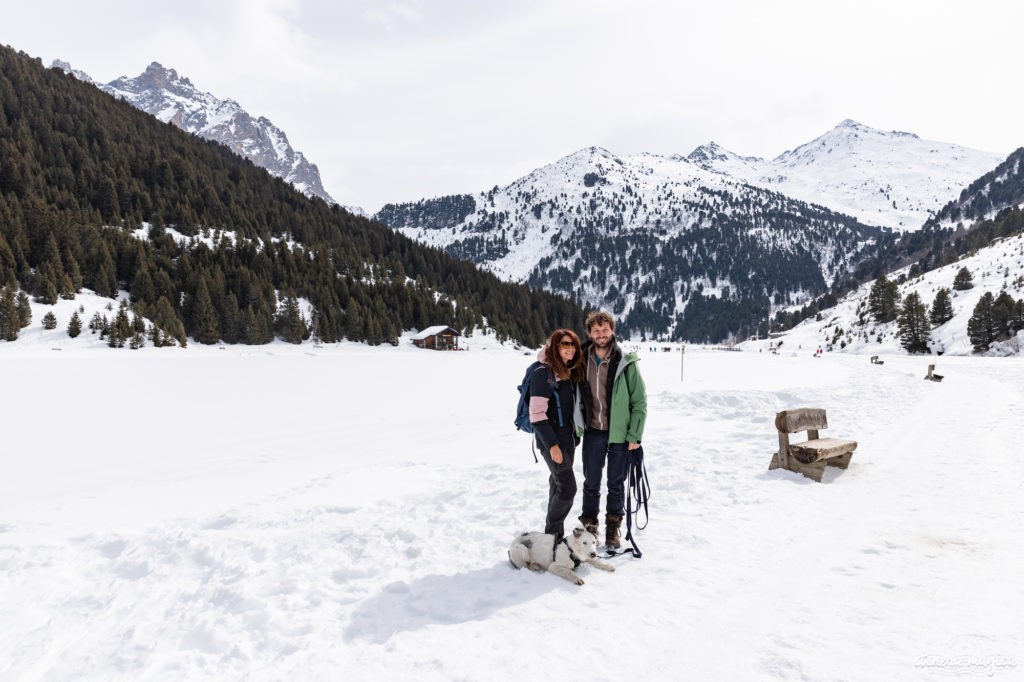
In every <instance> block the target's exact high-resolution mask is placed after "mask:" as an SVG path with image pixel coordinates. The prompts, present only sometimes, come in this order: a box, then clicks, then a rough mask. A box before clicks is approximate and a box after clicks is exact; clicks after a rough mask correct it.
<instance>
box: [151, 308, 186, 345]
mask: <svg viewBox="0 0 1024 682" xmlns="http://www.w3.org/2000/svg"><path fill="white" fill-rule="evenodd" d="M152 320H153V326H154V327H155V328H157V329H159V331H160V332H161V334H156V335H155V337H156V336H159V337H160V341H161V344H160V345H165V346H166V345H174V344H173V341H171V339H173V340H175V341H177V342H178V345H180V346H181V347H182V348H184V347H185V346H186V344H187V339H186V337H185V325H184V324H183V323H182V321H181V318H180V317H178V313H176V312H175V311H174V306H173V305H171V302H170V301H168V300H167V297H166V296H161V297H160V298H158V299H157V300H156V306H155V307H154V308H153V310H152ZM155 337H154V342H153V345H154V346H156V345H157V343H156V338H155Z"/></svg>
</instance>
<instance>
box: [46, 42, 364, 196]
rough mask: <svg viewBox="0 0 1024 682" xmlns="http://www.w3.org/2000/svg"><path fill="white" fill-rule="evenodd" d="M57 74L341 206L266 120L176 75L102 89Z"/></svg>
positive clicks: (158, 73)
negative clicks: (106, 93) (96, 90)
mask: <svg viewBox="0 0 1024 682" xmlns="http://www.w3.org/2000/svg"><path fill="white" fill-rule="evenodd" d="M53 68H57V69H60V70H62V71H64V72H65V73H70V74H71V75H73V76H75V77H76V78H78V79H79V80H84V81H86V82H88V83H92V84H94V85H96V86H97V87H98V88H100V89H101V90H103V91H105V92H108V93H110V94H111V95H113V96H115V97H118V98H120V99H123V100H125V101H127V102H129V103H130V104H132V105H133V106H135V107H136V108H138V109H141V110H143V111H145V112H147V113H149V114H152V115H153V116H155V117H156V118H158V119H160V120H161V121H163V122H164V123H168V122H169V123H172V124H174V125H175V126H177V127H178V128H181V129H182V130H185V131H187V132H190V133H193V134H195V135H198V136H200V137H202V138H204V139H207V140H214V141H216V142H220V143H221V144H223V145H225V146H227V147H228V148H229V149H231V150H232V151H233V152H235V153H236V154H238V155H239V156H243V157H245V158H247V159H249V160H250V161H252V162H253V163H254V164H256V165H257V166H260V167H261V168H265V169H266V170H267V171H269V172H270V173H271V174H272V175H274V176H277V177H279V178H281V179H283V180H285V181H286V182H288V183H290V184H292V185H294V186H295V188H296V189H298V190H299V191H300V192H302V193H303V194H305V195H306V196H309V197H319V198H321V199H323V200H324V201H326V202H327V203H328V204H335V203H337V202H336V201H335V200H334V199H333V198H332V197H331V196H330V195H329V194H328V193H327V191H326V190H325V189H324V187H323V183H322V182H321V180H320V171H319V169H318V168H317V167H316V164H314V163H310V161H309V160H308V159H306V157H305V155H304V154H303V153H302V152H300V151H297V150H295V149H293V148H292V146H291V144H289V142H288V136H287V135H286V134H285V133H284V131H282V130H281V129H280V128H278V127H277V126H275V125H274V124H273V123H272V122H271V121H270V120H269V119H267V118H266V117H263V116H260V117H258V118H254V117H253V116H252V115H250V114H249V113H248V112H247V111H245V110H244V109H243V108H242V106H241V105H240V104H239V103H238V102H236V101H234V100H232V99H220V98H219V97H216V96H215V95H213V94H211V93H209V92H204V91H202V90H199V89H198V88H196V86H195V85H193V84H192V81H190V80H189V79H188V78H186V77H184V76H179V75H178V73H177V71H175V70H174V69H167V68H164V67H163V66H161V65H160V64H159V63H157V62H153V63H152V64H150V65H149V66H148V67H147V68H146V70H145V71H144V72H142V73H141V74H139V75H138V76H137V77H135V78H128V77H127V76H122V77H121V78H118V79H117V80H114V81H111V82H110V83H106V84H102V83H97V82H96V81H95V80H93V79H92V78H90V77H89V76H88V75H87V74H85V73H84V72H82V71H77V70H73V69H72V68H71V65H70V64H68V63H67V62H62V61H59V60H57V61H54V63H53ZM344 208H345V209H346V210H349V211H350V212H352V213H356V214H357V215H365V212H364V211H363V210H362V209H360V208H356V207H349V206H345V207H344Z"/></svg>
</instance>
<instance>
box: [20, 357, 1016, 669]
mask: <svg viewBox="0 0 1024 682" xmlns="http://www.w3.org/2000/svg"><path fill="white" fill-rule="evenodd" d="M33 338H34V337H33ZM30 341H31V339H25V340H24V342H23V341H19V342H17V343H15V344H0V363H2V366H3V377H4V386H5V387H7V388H8V390H5V391H3V392H2V393H0V414H2V415H3V416H4V423H5V425H6V428H5V435H6V438H5V443H4V448H3V449H2V451H0V461H2V470H3V472H4V475H3V476H2V477H0V680H19V681H20V680H98V679H126V680H128V679H131V680H142V679H145V680H181V679H249V680H277V679H310V680H336V679H374V680H409V679H416V680H513V679H516V680H519V679H547V678H555V679H569V678H572V679H576V678H580V677H586V678H587V679H593V680H620V679H622V678H623V676H629V677H632V678H635V679H643V680H662V679H706V680H791V679H802V680H821V681H830V682H831V681H835V680H872V681H874V680H882V679H898V680H929V679H936V678H945V677H947V676H949V675H951V674H955V673H969V674H971V675H972V676H980V677H985V676H989V675H991V676H992V678H993V679H1016V678H1018V676H1019V675H1020V673H1021V664H1022V663H1024V638H1022V635H1021V633H1022V632H1024V615H1022V612H1021V609H1020V608H1019V607H1020V605H1021V604H1022V603H1024V587H1022V585H1021V581H1020V579H1019V574H1018V571H1019V567H1020V566H1021V565H1022V563H1024V539H1022V534H1021V532H1020V519H1021V518H1024V499H1022V496H1021V495H1020V485H1021V480H1022V478H1024V462H1022V460H1021V458H1020V457H1019V456H1018V451H1017V448H1016V443H1017V439H1018V438H1019V434H1020V433H1021V432H1022V430H1024V417H1022V415H1024V388H1022V387H1024V362H1022V360H1021V359H1020V358H968V357H942V358H939V359H938V361H939V366H938V368H937V369H936V371H937V372H939V373H940V374H944V375H945V380H944V381H943V382H942V383H933V382H927V381H923V380H922V378H923V376H924V374H925V371H926V365H927V364H928V363H929V362H934V361H935V360H934V359H933V360H929V359H927V358H914V357H903V356H887V357H886V358H885V364H884V365H882V366H875V365H871V364H870V363H869V362H868V359H867V358H866V357H864V356H852V355H840V354H826V355H825V356H824V357H822V358H814V357H812V355H811V354H810V353H800V354H793V353H782V354H780V355H771V354H769V353H766V352H764V353H761V352H749V351H748V352H722V351H714V350H710V349H701V348H696V347H690V348H687V350H686V351H685V353H682V354H681V353H680V352H679V351H678V350H673V352H658V351H656V350H653V349H652V348H650V347H648V346H645V345H641V346H640V347H639V353H640V356H641V361H640V367H641V370H642V371H643V374H644V377H645V379H646V381H647V385H648V394H649V413H648V418H647V430H646V433H645V437H644V448H645V452H646V458H647V468H648V473H649V476H650V481H651V485H652V488H653V492H652V497H651V501H650V523H649V525H648V526H647V528H646V529H645V530H644V531H642V532H640V533H639V534H638V536H637V539H638V543H639V544H640V546H641V548H642V549H643V550H644V557H643V559H641V560H634V559H631V558H627V557H621V558H616V559H614V562H615V563H616V566H617V568H618V570H617V571H616V572H614V573H604V572H601V571H597V570H594V569H591V568H588V567H583V568H581V569H580V570H581V575H582V577H583V578H584V579H585V580H586V584H585V585H584V586H582V587H576V586H574V585H570V584H569V583H567V582H565V581H563V580H561V579H559V578H557V577H555V576H552V575H536V574H532V573H530V572H528V571H515V570H513V569H512V568H511V567H510V566H509V564H508V561H507V558H506V549H507V547H508V545H509V543H510V541H511V539H512V538H513V536H514V535H515V534H516V533H517V532H518V531H520V530H527V529H530V530H535V529H540V528H541V527H542V525H543V518H544V509H545V504H546V495H547V473H546V470H545V468H544V467H543V465H542V464H535V463H534V461H533V457H532V456H531V454H530V448H529V442H528V438H527V437H526V436H525V435H523V434H520V433H516V432H514V430H513V428H512V417H513V414H512V412H513V410H514V404H515V403H514V400H515V392H514V387H515V385H516V384H517V383H518V380H519V379H520V378H521V375H522V371H523V368H524V367H525V366H526V365H527V364H528V363H529V362H530V361H531V360H532V357H531V355H532V353H529V354H527V351H513V350H510V349H506V348H501V347H498V346H496V345H494V344H493V342H488V341H487V340H485V339H480V338H479V337H477V338H470V339H466V340H464V341H468V343H469V345H470V350H469V351H468V352H463V353H434V352H431V351H421V350H418V349H415V348H412V347H411V345H409V344H408V343H403V344H402V345H401V346H399V347H398V348H380V349H369V348H367V347H365V346H361V345H357V344H350V343H346V344H340V345H337V346H329V347H324V348H314V347H312V346H310V345H309V344H303V345H302V346H299V347H292V346H288V345H286V344H281V343H277V344H272V345H270V346H263V347H256V348H227V349H225V350H220V349H218V348H216V347H189V348H188V349H152V348H144V349H142V350H139V351H128V350H123V351H114V350H110V349H99V348H87V347H83V348H78V347H75V346H67V345H66V346H64V349H63V350H62V351H60V352H54V351H51V350H50V347H51V346H50V345H49V343H48V342H46V341H39V342H38V343H32V342H30ZM681 375H682V380H681V378H680V377H681ZM801 406H816V407H824V408H826V409H827V410H828V418H829V424H830V425H831V428H830V429H829V430H828V431H826V432H825V433H824V435H831V436H835V437H840V438H852V439H855V440H857V441H858V443H859V447H858V448H857V450H856V452H855V453H854V455H853V460H852V463H851V466H850V468H849V469H848V470H846V471H840V470H835V469H830V470H829V471H828V472H827V473H826V476H825V481H824V483H822V484H817V483H813V482H811V481H810V480H808V479H805V478H803V477H801V476H799V475H797V474H793V473H790V472H785V471H778V470H776V471H772V472H769V471H768V470H767V468H768V463H769V460H770V458H771V454H772V452H773V450H774V449H775V448H776V446H777V439H776V434H775V430H774V426H773V419H774V415H775V413H776V412H777V411H779V410H782V409H787V408H793V407H801ZM576 468H577V477H578V479H579V480H580V482H581V484H582V475H581V473H580V463H579V460H578V459H577V463H576ZM578 513H579V496H577V503H576V509H575V511H574V512H573V515H572V517H571V518H574V517H575V516H576V515H577V514H578Z"/></svg>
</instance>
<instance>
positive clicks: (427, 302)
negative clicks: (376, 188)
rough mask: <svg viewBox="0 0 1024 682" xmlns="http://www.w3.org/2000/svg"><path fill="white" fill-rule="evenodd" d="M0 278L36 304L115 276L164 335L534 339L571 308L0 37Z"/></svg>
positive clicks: (180, 338) (575, 310)
mask: <svg viewBox="0 0 1024 682" xmlns="http://www.w3.org/2000/svg"><path fill="white" fill-rule="evenodd" d="M146 225H148V226H151V227H150V229H149V231H148V234H146V233H145V231H144V230H142V229H141V228H143V227H144V226H146ZM175 235H185V236H186V237H191V239H176V238H175ZM0 287H3V289H5V290H7V291H8V292H10V297H14V291H16V290H18V289H21V290H23V291H24V292H28V294H29V295H30V296H32V297H33V298H34V299H35V300H37V301H39V302H41V303H49V304H53V303H55V302H56V301H57V299H58V298H66V299H70V298H74V296H75V294H76V293H77V292H79V291H80V290H81V289H82V288H88V289H92V290H94V291H95V292H96V293H97V294H99V295H101V296H107V297H113V296H115V295H116V294H117V292H118V290H119V289H125V290H127V291H128V292H130V296H131V301H132V307H133V309H134V313H135V314H137V315H140V316H144V317H145V318H148V319H149V320H151V321H152V324H153V327H155V328H156V331H155V332H154V333H156V334H162V335H163V336H164V337H165V338H166V337H169V338H171V339H174V340H175V341H176V342H178V343H184V342H185V341H186V338H185V337H186V336H188V337H191V338H194V339H196V340H197V341H199V342H200V343H216V342H217V341H223V342H226V343H250V344H260V343H266V342H268V341H270V340H272V339H273V338H275V336H277V337H280V338H284V339H286V340H288V341H292V342H296V343H298V342H301V341H302V340H303V339H304V338H308V337H309V336H310V335H311V334H314V333H315V334H316V335H317V337H318V338H319V339H321V340H323V341H327V342H332V341H338V340H341V339H344V338H347V339H350V340H354V341H366V342H368V343H370V344H380V343H388V342H391V343H396V342H397V338H398V336H399V334H400V333H401V332H402V331H403V330H407V329H414V328H415V329H422V328H425V327H428V326H431V325H434V324H449V325H451V326H453V327H455V328H457V329H460V330H463V331H465V332H470V331H471V330H473V329H474V328H481V327H484V326H485V325H486V326H487V327H490V328H492V329H493V330H494V332H495V333H496V334H497V335H498V336H499V338H502V339H515V340H518V341H521V342H523V343H528V344H532V345H536V344H539V343H540V342H541V341H542V340H543V338H544V335H545V333H546V332H547V331H549V330H550V329H552V328H554V327H556V326H576V327H581V326H582V316H583V311H582V309H581V308H580V307H579V306H578V305H577V304H576V303H575V302H573V301H570V300H568V299H566V298H563V297H561V296H557V295H553V294H550V293H546V292H538V291H531V290H530V289H529V288H527V287H526V286H523V285H512V284H508V283H504V282H501V281H500V280H498V279H497V278H496V277H494V276H493V275H490V274H487V273H483V272H480V271H478V270H477V269H476V268H475V267H474V266H473V265H471V264H469V263H465V262H460V261H458V260H456V259H454V258H452V257H450V256H448V255H446V254H444V253H443V252H441V251H440V250H437V249H432V248H428V247H424V246H422V245H419V244H416V243H414V242H413V241H411V240H410V239H407V238H406V237H403V236H401V235H398V234H396V233H395V232H393V231H391V230H389V229H387V228H386V227H384V226H383V225H380V224H378V223H375V222H373V221H370V220H366V219H363V218H360V217H357V216H353V215H351V214H349V213H347V212H346V211H344V210H342V209H340V208H338V207H329V206H328V205H327V204H325V203H324V202H323V201H320V200H310V199H307V198H306V197H304V196H302V195H301V194H300V193H298V192H297V191H295V190H294V189H293V188H291V187H290V186H288V185H287V184H286V183H285V182H283V181H282V180H280V179H276V178H272V177H271V176H269V175H268V174H267V173H266V172H265V171H263V170H262V169H259V168H257V167H256V166H254V165H253V164H252V163H250V162H248V161H246V160H244V159H242V158H240V157H238V156H235V155H234V154H233V153H231V152H230V151H229V150H228V149H227V148H226V147H223V146H221V145H219V144H216V143H212V142H206V141H203V140H201V139H199V138H197V137H195V136H193V135H189V134H187V133H184V132H182V131H180V130H178V129H177V128H175V127H173V126H172V125H169V124H162V123H160V122H159V121H157V120H156V119H155V118H153V117H151V116H149V115H147V114H145V113H143V112H141V111H138V110H136V109H135V108H133V107H132V106H131V105H129V104H127V103H125V102H120V101H117V100H115V99H114V98H112V97H110V96H108V95H105V94H103V93H101V92H99V91H98V90H96V88H94V87H93V86H91V85H88V84H85V83H82V82H80V81H78V80H76V79H75V78H73V77H71V76H67V75H65V74H64V73H62V72H61V71H59V70H56V69H46V68H44V67H43V66H42V64H41V63H40V62H39V60H35V59H32V58H30V57H28V56H27V55H24V54H23V53H15V52H14V51H13V50H11V49H10V48H5V47H0ZM298 299H305V300H307V301H308V302H309V303H310V304H311V306H312V314H311V315H310V316H309V317H305V316H304V315H302V313H301V310H300V308H299V306H298V304H297V300H298ZM19 319H20V318H19ZM110 322H111V324H112V323H113V321H110ZM8 326H10V325H9V323H8Z"/></svg>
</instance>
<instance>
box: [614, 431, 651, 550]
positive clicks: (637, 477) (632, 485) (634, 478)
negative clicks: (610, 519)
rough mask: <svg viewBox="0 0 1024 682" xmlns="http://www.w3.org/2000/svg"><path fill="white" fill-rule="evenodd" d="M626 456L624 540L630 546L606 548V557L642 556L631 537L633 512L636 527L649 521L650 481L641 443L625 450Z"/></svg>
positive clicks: (642, 526) (643, 526)
mask: <svg viewBox="0 0 1024 682" xmlns="http://www.w3.org/2000/svg"><path fill="white" fill-rule="evenodd" d="M627 457H628V458H629V459H628V461H627V464H626V472H627V484H626V540H628V541H629V543H630V544H631V545H633V546H632V547H627V548H626V549H623V550H620V551H618V552H616V551H614V550H608V555H607V556H606V557H605V558H606V559H611V558H614V557H617V556H621V555H622V554H632V555H633V558H634V559H639V558H641V557H643V555H644V554H643V552H641V551H640V548H639V547H638V546H637V544H636V539H635V538H634V537H633V514H634V513H635V514H636V515H637V522H636V529H637V530H643V529H644V528H646V527H647V522H648V521H650V520H651V519H650V515H649V514H648V512H647V500H649V499H651V483H650V481H649V480H647V467H645V466H644V448H643V446H642V445H641V446H640V447H638V448H637V449H636V450H629V451H627ZM634 496H635V497H636V508H635V509H634V507H633V498H634ZM641 510H643V513H644V522H643V525H640V511H641Z"/></svg>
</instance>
